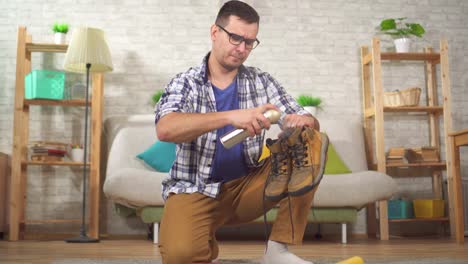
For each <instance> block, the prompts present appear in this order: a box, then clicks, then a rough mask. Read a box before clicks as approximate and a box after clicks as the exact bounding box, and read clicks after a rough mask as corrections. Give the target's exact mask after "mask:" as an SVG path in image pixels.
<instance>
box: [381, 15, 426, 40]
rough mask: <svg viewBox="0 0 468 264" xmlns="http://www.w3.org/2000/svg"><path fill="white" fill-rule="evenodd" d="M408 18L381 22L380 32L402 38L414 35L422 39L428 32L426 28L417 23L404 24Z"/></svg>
mask: <svg viewBox="0 0 468 264" xmlns="http://www.w3.org/2000/svg"><path fill="white" fill-rule="evenodd" d="M405 19H406V17H401V18H396V19H395V18H388V19H384V20H382V21H381V22H380V31H381V32H382V33H384V34H387V35H390V36H393V37H396V38H401V37H408V36H410V35H414V36H417V37H422V36H423V35H424V33H425V32H426V31H425V30H424V28H423V27H422V26H421V25H420V24H417V23H403V21H404V20H405Z"/></svg>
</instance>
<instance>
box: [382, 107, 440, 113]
mask: <svg viewBox="0 0 468 264" xmlns="http://www.w3.org/2000/svg"><path fill="white" fill-rule="evenodd" d="M443 111H444V108H443V107H442V106H385V107H384V112H427V113H436V112H441V113H442V112H443Z"/></svg>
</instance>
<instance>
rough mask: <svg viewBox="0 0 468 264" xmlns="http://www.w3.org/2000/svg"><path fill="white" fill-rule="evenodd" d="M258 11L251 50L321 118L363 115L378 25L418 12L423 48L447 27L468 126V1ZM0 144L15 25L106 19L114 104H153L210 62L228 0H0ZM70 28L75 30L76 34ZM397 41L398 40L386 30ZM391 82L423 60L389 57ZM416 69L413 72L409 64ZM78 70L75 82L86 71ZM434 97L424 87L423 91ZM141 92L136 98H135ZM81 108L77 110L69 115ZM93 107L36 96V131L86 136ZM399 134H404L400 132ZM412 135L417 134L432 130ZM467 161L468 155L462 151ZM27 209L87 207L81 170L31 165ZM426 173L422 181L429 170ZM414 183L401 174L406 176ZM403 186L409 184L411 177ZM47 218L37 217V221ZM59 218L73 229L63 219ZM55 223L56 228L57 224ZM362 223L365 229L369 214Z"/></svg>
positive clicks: (402, 126) (457, 98)
mask: <svg viewBox="0 0 468 264" xmlns="http://www.w3.org/2000/svg"><path fill="white" fill-rule="evenodd" d="M247 2H248V3H250V4H252V5H253V6H254V7H255V8H256V9H257V10H258V12H259V13H260V16H261V24H260V33H259V36H258V38H259V39H260V41H261V42H262V43H261V45H260V46H259V47H258V48H257V49H256V50H255V51H253V52H252V54H251V57H250V58H249V60H248V61H247V63H246V64H248V65H255V66H257V67H260V68H262V69H263V70H265V71H268V72H270V73H271V74H273V76H275V77H276V78H277V79H278V80H279V81H280V82H281V83H282V84H283V85H284V86H285V87H286V88H287V90H288V91H290V92H291V93H292V94H293V95H298V94H299V93H310V94H313V95H317V96H321V97H322V98H323V100H324V110H323V111H322V112H321V113H320V116H319V117H320V118H335V119H341V120H349V119H361V116H362V114H361V104H362V99H361V77H360V58H359V53H360V50H359V47H360V46H362V45H370V41H371V38H372V36H373V35H374V34H375V27H376V26H377V25H378V23H379V22H380V20H381V19H383V18H387V17H408V18H410V19H411V20H413V21H416V22H420V23H422V24H423V25H424V26H425V28H426V29H427V34H426V36H425V38H424V40H417V41H416V44H415V46H416V48H418V49H420V48H422V47H424V46H427V45H431V46H433V47H434V48H435V49H436V50H438V49H439V48H438V45H439V43H438V41H439V39H440V38H447V39H448V41H449V46H450V51H449V52H450V72H451V80H452V102H453V114H452V116H453V127H454V129H461V128H465V127H467V126H468V109H467V108H466V107H464V105H466V104H467V103H468V96H467V93H466V89H467V87H468V75H467V72H468V69H467V64H466V61H467V59H468V49H467V48H466V47H467V46H468V30H467V27H466V25H467V24H468V16H466V14H468V1H462V0H444V1H443V0H440V1H439V0H418V1H416V0H404V1H403V0H395V1H391V2H389V1H381V0H379V1H372V0H356V1H338V0H335V1H324V0H322V1H280V0H273V1H253V0H251V1H247ZM0 3H1V5H2V16H1V17H0V50H1V51H0V69H2V71H1V74H0V84H1V85H2V87H1V89H0V109H1V111H2V113H3V114H1V115H0V134H1V137H0V151H2V152H6V153H11V149H12V124H13V115H12V114H11V113H12V111H13V101H14V84H15V65H16V35H17V27H18V26H19V25H26V26H27V27H28V31H29V32H30V33H32V35H33V39H34V40H35V41H37V42H51V41H52V39H53V36H52V33H51V32H50V27H51V25H52V24H53V22H54V21H65V22H68V23H69V24H70V25H71V29H73V28H74V27H76V26H79V25H89V26H94V27H98V28H102V29H104V30H105V32H106V34H107V38H108V41H109V46H110V49H111V53H112V58H113V63H114V67H115V69H114V71H113V72H112V73H110V74H107V75H106V77H105V108H104V109H105V116H110V115H120V114H140V113H151V112H152V107H151V105H150V104H149V100H150V97H151V94H152V93H153V92H154V91H155V90H156V89H160V88H163V87H164V86H165V85H166V83H167V82H168V81H169V80H170V79H171V77H173V76H174V75H175V74H176V73H178V72H180V71H184V70H186V69H187V68H188V67H190V66H193V65H196V64H198V63H200V61H201V59H202V57H203V56H204V55H205V53H206V52H208V51H209V49H210V45H211V44H210V41H209V27H210V25H211V24H212V23H213V21H214V18H215V16H216V13H217V11H218V9H219V7H220V6H221V4H222V2H221V1H219V2H218V1H202V0H178V1H169V0H163V1H142V0H140V1H129V0H120V1H108V0H107V1H105V0H95V1H90V0H87V1H86V0H63V1H50V0H44V1H39V2H38V1H28V0H23V1H0ZM70 35H71V34H68V38H70ZM382 43H383V47H384V48H386V47H389V46H390V45H391V44H390V42H389V41H385V40H383V41H382ZM62 61H63V54H55V55H46V56H42V55H39V54H37V55H36V54H35V55H34V56H33V69H40V68H48V69H54V68H55V69H60V68H61V64H62ZM384 69H385V72H384V74H383V75H384V78H385V79H384V84H385V87H386V88H387V89H388V90H391V89H396V88H404V87H407V86H413V85H420V86H421V85H422V84H423V82H424V79H423V78H424V77H423V75H422V68H421V67H419V66H410V67H407V66H399V65H397V66H392V67H391V68H384ZM408 75H409V76H408ZM79 80H80V77H79V76H78V77H77V76H75V77H73V80H72V81H70V82H69V83H68V85H71V84H73V83H74V82H76V81H79ZM423 98H424V97H423ZM135 102H138V103H137V104H135ZM70 114H71V118H70ZM82 114H83V112H82V111H80V110H78V109H68V108H52V107H51V108H49V107H43V108H41V107H32V108H31V122H30V124H31V139H57V140H64V141H73V140H75V139H77V138H79V137H80V135H81V130H82V123H81V121H80V120H81V116H82ZM389 119H391V120H392V123H387V124H386V125H385V130H386V134H387V142H388V144H389V145H392V146H396V145H401V144H404V143H405V142H406V139H405V138H410V137H411V136H413V135H415V134H418V135H420V134H422V136H426V135H427V132H426V131H427V125H426V122H424V121H422V120H423V119H421V118H419V117H413V116H411V117H401V116H395V117H393V116H392V117H390V118H389ZM399 134H400V135H401V138H402V139H399V138H396V136H398V135H399ZM421 138H422V137H419V138H413V137H411V140H410V141H409V143H410V144H412V145H418V144H425V141H423V140H422V139H421ZM462 157H463V159H464V160H463V161H462V163H463V164H464V165H463V166H464V168H463V170H464V171H465V174H466V171H467V164H468V160H467V158H466V155H462ZM28 180H29V183H28V186H29V187H30V188H29V192H28V199H27V201H28V209H27V215H28V218H32V219H35V218H41V217H51V218H53V217H62V216H63V215H66V216H67V217H70V218H78V217H79V212H80V210H79V208H80V199H81V195H80V191H81V174H80V172H79V171H75V170H72V169H68V168H57V169H51V168H38V167H32V168H31V169H30V173H29V179H28ZM410 183H412V184H413V186H417V185H420V184H421V183H423V184H424V185H425V187H424V188H423V189H424V191H425V190H427V189H428V187H429V184H430V182H427V181H424V180H422V182H421V181H416V182H414V181H411V182H410ZM403 185H406V182H405V183H402V186H403ZM402 191H403V192H404V189H403V188H402ZM105 208H106V206H103V213H102V214H103V218H105V220H104V219H103V220H102V223H103V230H105V231H108V232H110V233H135V232H136V233H142V232H145V229H144V227H143V225H141V224H138V222H137V221H133V220H126V219H120V218H118V217H115V216H114V215H113V214H112V211H111V210H110V209H107V210H106V209H105ZM35 228H39V229H40V228H41V227H36V226H33V227H31V229H35ZM52 228H53V229H63V228H64V227H63V226H54V227H52ZM52 228H50V229H52ZM353 230H354V231H355V232H360V233H362V232H365V220H364V217H363V216H362V215H361V217H360V220H359V222H358V224H357V225H355V227H354V228H353Z"/></svg>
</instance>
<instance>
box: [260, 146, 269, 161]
mask: <svg viewBox="0 0 468 264" xmlns="http://www.w3.org/2000/svg"><path fill="white" fill-rule="evenodd" d="M268 157H270V150H269V149H268V148H267V146H266V145H263V149H262V155H260V158H259V159H258V161H259V162H260V161H262V160H263V159H266V158H268Z"/></svg>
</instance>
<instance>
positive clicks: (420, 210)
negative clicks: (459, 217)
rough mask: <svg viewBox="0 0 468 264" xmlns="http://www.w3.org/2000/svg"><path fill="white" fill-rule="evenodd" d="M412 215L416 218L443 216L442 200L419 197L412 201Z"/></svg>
mask: <svg viewBox="0 0 468 264" xmlns="http://www.w3.org/2000/svg"><path fill="white" fill-rule="evenodd" d="M413 207H414V215H415V216H416V217H418V218H438V217H443V216H444V200H440V199H419V200H414V201H413Z"/></svg>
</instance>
